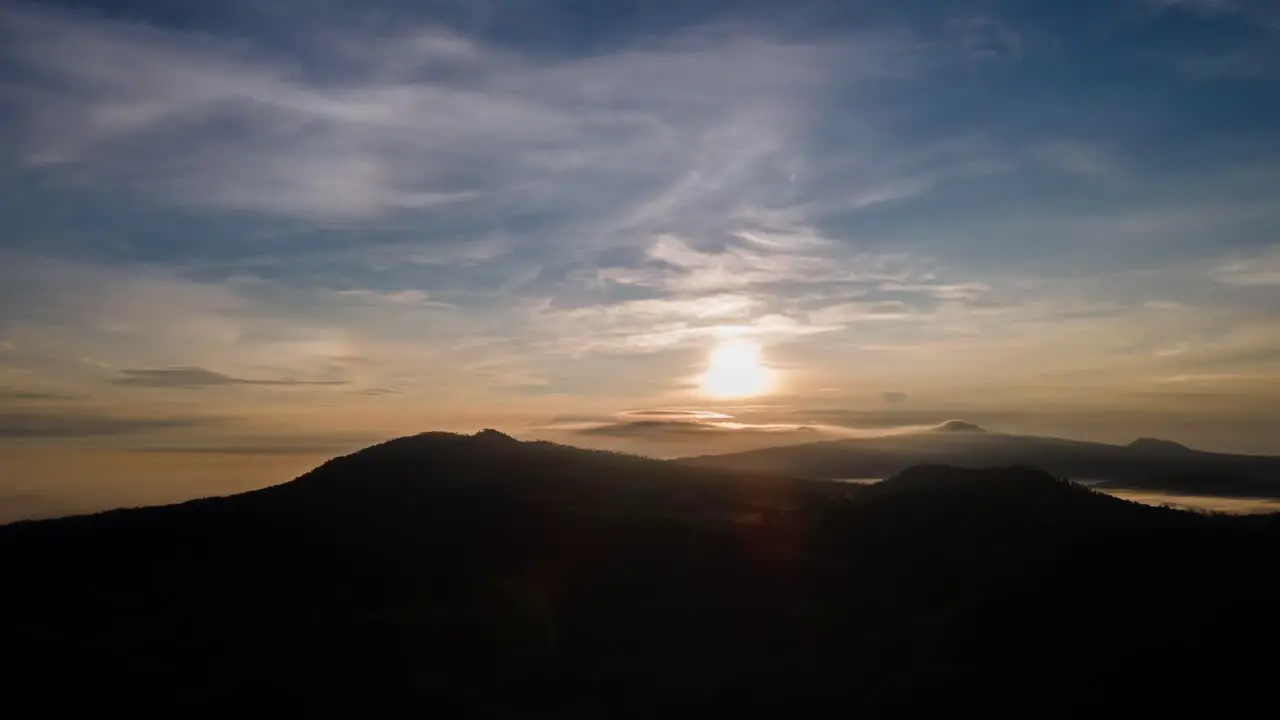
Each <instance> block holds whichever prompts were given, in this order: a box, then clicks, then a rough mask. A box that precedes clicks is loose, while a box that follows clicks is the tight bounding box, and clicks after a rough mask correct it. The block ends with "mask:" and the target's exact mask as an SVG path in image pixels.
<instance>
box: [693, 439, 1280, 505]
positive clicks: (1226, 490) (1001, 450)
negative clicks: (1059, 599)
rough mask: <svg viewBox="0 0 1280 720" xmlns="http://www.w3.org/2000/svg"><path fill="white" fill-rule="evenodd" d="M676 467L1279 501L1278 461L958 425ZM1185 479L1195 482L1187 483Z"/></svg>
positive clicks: (1165, 444) (702, 459)
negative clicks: (1049, 481) (1037, 478)
mask: <svg viewBox="0 0 1280 720" xmlns="http://www.w3.org/2000/svg"><path fill="white" fill-rule="evenodd" d="M680 462H681V463H683V464H686V465H690V466H694V467H703V468H720V469H729V470H753V471H767V472H776V473H787V474H793V475H800V476H804V477H812V478H831V479H840V478H870V477H888V476H890V475H893V474H894V473H897V472H901V471H902V470H904V469H906V468H908V467H911V466H913V465H918V464H921V463H940V464H948V465H954V466H959V467H990V466H1008V465H1031V466H1035V467H1040V468H1044V469H1045V470H1048V471H1050V472H1052V473H1054V474H1056V475H1063V476H1067V477H1073V478H1082V479H1087V480H1106V481H1109V482H1110V484H1111V485H1112V486H1114V487H1131V488H1142V489H1152V490H1168V491H1170V492H1188V493H1194V494H1207V495H1244V496H1250V497H1280V457H1261V456H1251V455H1227V454H1221V453H1209V452H1201V451H1198V450H1192V449H1190V448H1187V447H1185V446H1183V445H1180V444H1178V443H1175V442H1170V441H1167V440H1154V439H1150V438H1143V439H1140V440H1137V441H1135V442H1133V443H1131V444H1129V445H1127V446H1120V445H1107V444H1102V443H1090V442H1079V441H1074V440H1064V439H1060V438H1047V437H1035V436H1029V435H1010V434H1005V433H996V432H988V431H986V430H983V429H982V428H980V427H978V426H976V425H972V424H970V423H966V422H962V421H958V420H953V421H950V422H947V423H944V424H942V425H940V426H938V427H936V428H933V429H930V430H925V431H920V432H913V433H902V434H896V435H889V436H885V437H873V438H853V439H846V440H834V441H826V442H816V443H807V444H803V445H791V446H787V447H778V448H765V449H761V450H752V451H748V452H741V453H733V454H728V455H704V456H699V457H691V458H684V459H682V460H681V461H680ZM1188 476H1194V477H1196V478H1199V481H1197V482H1186V481H1185V478H1187V477H1188ZM1178 478H1183V480H1179V479H1178ZM1215 478H1218V479H1219V480H1215Z"/></svg>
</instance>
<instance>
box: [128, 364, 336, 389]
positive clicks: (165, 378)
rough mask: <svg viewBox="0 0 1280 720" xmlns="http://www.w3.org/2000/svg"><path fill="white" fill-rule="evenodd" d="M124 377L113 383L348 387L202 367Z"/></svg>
mask: <svg viewBox="0 0 1280 720" xmlns="http://www.w3.org/2000/svg"><path fill="white" fill-rule="evenodd" d="M120 372H121V373H122V374H123V375H124V377H122V378H117V379H115V380H113V381H112V382H113V383H115V384H116V385H127V386H130V387H146V388H184V389H200V388H211V387H225V386H227V385H274V386H283V387H291V386H295V385H345V384H346V383H345V381H342V380H297V379H294V378H274V379H254V378H242V377H234V376H231V375H226V374H223V373H220V372H214V371H213V370H208V369H206V368H201V367H173V368H142V369H136V370H131V369H124V370H121V371H120Z"/></svg>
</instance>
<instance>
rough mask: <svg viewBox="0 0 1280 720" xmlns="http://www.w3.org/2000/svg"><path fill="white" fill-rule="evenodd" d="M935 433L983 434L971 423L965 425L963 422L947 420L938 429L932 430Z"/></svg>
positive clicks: (982, 431)
mask: <svg viewBox="0 0 1280 720" xmlns="http://www.w3.org/2000/svg"><path fill="white" fill-rule="evenodd" d="M934 431H935V432H962V433H985V432H986V430H983V429H982V428H981V427H979V426H977V425H974V424H973V423H967V422H965V421H963V420H948V421H946V422H944V423H942V424H941V425H939V426H938V427H936V428H934Z"/></svg>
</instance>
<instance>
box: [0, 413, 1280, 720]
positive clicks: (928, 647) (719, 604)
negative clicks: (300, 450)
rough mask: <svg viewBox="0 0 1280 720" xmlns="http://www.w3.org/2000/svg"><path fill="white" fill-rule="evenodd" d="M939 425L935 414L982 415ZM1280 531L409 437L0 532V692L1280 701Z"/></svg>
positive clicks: (896, 480)
mask: <svg viewBox="0 0 1280 720" xmlns="http://www.w3.org/2000/svg"><path fill="white" fill-rule="evenodd" d="M954 431H955V428H952V429H951V430H949V431H947V432H942V433H938V435H939V436H946V437H958V436H959V435H961V434H974V435H978V434H979V433H977V432H976V431H965V432H963V433H962V432H954ZM837 447H838V446H837ZM1152 449H1153V450H1160V451H1161V452H1163V451H1165V450H1167V448H1164V447H1163V446H1162V447H1160V448H1152ZM1131 451H1132V450H1131ZM1141 451H1142V450H1141V449H1139V450H1137V451H1133V452H1141ZM1177 452H1182V451H1177ZM1186 452H1188V453H1190V451H1186ZM1278 551H1280V516H1277V517H1270V516H1253V517H1215V516H1201V515H1196V514H1192V513H1184V512H1178V511H1175V510H1169V509H1164V508H1156V507H1149V506H1146V505H1140V504H1137V503H1131V502H1127V501H1124V500H1120V499H1118V498H1114V497H1110V496H1107V495H1104V494H1101V493H1098V492H1095V491H1093V490H1091V489H1089V488H1086V487H1083V486H1080V485H1077V484H1073V483H1070V482H1066V481H1063V480H1059V479H1057V478H1055V477H1053V476H1051V475H1049V474H1046V473H1044V472H1041V471H1039V470H1035V469H1032V468H1028V467H1006V468H995V469H983V470H965V469H957V468H948V467H942V466H920V467H915V468H911V469H909V470H907V471H904V472H902V473H900V474H898V475H896V476H894V477H892V478H890V479H888V480H886V481H884V482H882V483H878V484H876V485H873V486H868V487H862V486H856V485H851V484H848V483H839V482H825V481H820V480H803V479H798V478H795V477H792V476H788V475H785V474H769V473H758V472H754V473H747V472H740V471H732V470H724V469H716V468H705V467H698V466H697V464H689V463H677V462H670V461H660V460H649V459H643V458H638V457H632V456H628V455H621V454H616V453H607V452H597V451H587V450H579V449H576V448H571V447H565V446H561V445H555V444H550V443H526V442H519V441H517V440H515V439H513V438H510V437H508V436H506V435H503V434H502V433H499V432H495V431H486V432H482V433H479V434H477V435H474V436H462V435H452V434H447V433H428V434H424V435H418V436H414V437H408V438H402V439H399V440H393V441H390V442H386V443H383V444H380V445H377V446H374V447H371V448H368V449H365V450H362V451H360V452H357V453H354V454H352V455H348V456H345V457H341V458H336V459H334V460H331V461H329V462H327V463H325V464H324V465H322V466H320V467H318V468H316V469H315V470H313V471H311V472H309V473H307V474H306V475H303V476H302V477H300V478H298V479H296V480H294V481H292V482H289V483H285V484H283V485H279V486H276V487H271V488H266V489H263V490H260V491H255V492H251V493H246V494H243V495H236V496H232V497H225V498H213V499H207V500H198V501H193V502H188V503H184V504H181V505H174V506H169V507H157V508H143V509H135V510H121V511H114V512H109V513H102V514H98V515H91V516H83V517H73V518H64V519H60V520H49V521H35V522H22V523H16V524H13V525H8V526H3V527H0V568H2V569H3V576H2V579H0V617H3V618H4V620H5V633H4V652H5V654H6V656H7V657H8V658H9V659H10V663H9V664H8V665H7V670H6V674H5V681H6V682H5V693H6V694H5V699H6V702H7V703H8V704H9V705H11V706H13V707H34V706H36V704H37V703H38V706H39V707H41V708H42V709H43V710H45V711H47V712H51V713H52V712H56V711H58V710H72V709H78V710H82V711H83V710H90V711H93V712H96V713H105V712H108V711H111V710H116V709H127V710H128V711H129V712H132V713H135V714H136V713H139V712H142V713H144V714H150V713H152V712H159V711H166V712H168V711H172V710H174V709H175V708H186V709H192V710H194V711H198V714H201V715H206V714H208V715H211V714H214V713H248V714H250V715H265V714H282V715H286V716H289V715H296V714H300V713H302V712H304V711H305V712H318V713H324V714H335V713H343V714H360V715H363V716H379V715H388V714H393V713H400V712H403V711H404V710H405V709H413V710H424V711H429V712H430V714H432V715H435V716H446V717H448V716H457V715H466V716H469V717H495V716H498V717H502V716H505V717H530V716H557V717H660V716H673V715H684V716H688V715H697V716H712V715H721V714H726V713H732V714H735V715H736V714H742V713H759V712H760V711H761V710H764V711H767V712H769V713H770V714H783V713H787V714H800V715H805V716H810V715H821V716H844V717H936V716H939V715H944V714H951V713H954V712H956V711H970V712H980V713H982V716H984V717H989V716H991V714H992V713H996V714H999V715H1004V714H1009V713H1013V714H1016V715H1017V716H1019V717H1028V716H1029V717H1079V716H1082V715H1087V714H1096V713H1097V711H1098V709H1099V708H1105V710H1106V711H1107V713H1108V714H1120V713H1124V714H1133V713H1135V712H1142V713H1148V714H1164V713H1172V712H1189V711H1193V710H1194V711H1203V712H1213V713H1215V714H1229V715H1234V714H1242V713H1243V712H1245V711H1247V710H1252V709H1256V708H1257V707H1259V706H1260V705H1259V703H1263V702H1267V701H1269V700H1270V699H1271V697H1270V689H1271V687H1272V684H1271V680H1272V678H1271V676H1270V672H1271V666H1270V665H1269V664H1268V663H1266V662H1264V661H1260V660H1259V659H1258V658H1259V655H1258V653H1257V650H1259V649H1262V650H1263V651H1264V652H1265V650H1266V649H1267V648H1270V647H1274V646H1275V641H1276V640H1277V639H1280V638H1278V637H1277V635H1278V634H1280V633H1277V631H1276V629H1275V628H1276V626H1275V623H1274V622H1273V621H1272V620H1273V617H1274V608H1275V607H1276V603H1277V601H1278V600H1280V594H1278V593H1277V590H1276V587H1275V583H1274V580H1273V578H1274V577H1275V576H1276V574H1277V572H1278V571H1280V552H1278ZM1158 688H1167V690H1159V689H1158Z"/></svg>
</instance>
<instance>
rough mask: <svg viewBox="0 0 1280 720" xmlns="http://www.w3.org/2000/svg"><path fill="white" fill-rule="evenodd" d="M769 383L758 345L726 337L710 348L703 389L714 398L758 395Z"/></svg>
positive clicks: (767, 372) (703, 378) (703, 377)
mask: <svg viewBox="0 0 1280 720" xmlns="http://www.w3.org/2000/svg"><path fill="white" fill-rule="evenodd" d="M768 386H769V371H768V369H766V368H765V367H764V366H763V365H761V364H760V346H759V345H757V344H756V343H753V342H751V341H750V340H742V339H734V340H727V341H725V342H723V343H721V344H720V345H718V346H717V347H716V349H715V350H712V351H711V356H710V357H709V358H708V359H707V371H706V373H704V374H703V376H702V392H704V393H706V394H707V395H710V396H711V397H716V398H741V397H750V396H752V395H759V394H761V393H763V392H764V391H765V390H766V389H768Z"/></svg>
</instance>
